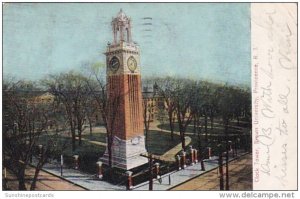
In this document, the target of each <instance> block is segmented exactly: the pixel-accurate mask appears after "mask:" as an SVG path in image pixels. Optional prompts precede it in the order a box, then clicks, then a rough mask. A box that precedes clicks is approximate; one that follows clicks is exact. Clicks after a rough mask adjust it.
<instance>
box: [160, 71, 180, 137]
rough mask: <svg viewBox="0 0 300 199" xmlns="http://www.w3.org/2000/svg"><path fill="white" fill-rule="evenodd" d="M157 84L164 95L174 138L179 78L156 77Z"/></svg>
mask: <svg viewBox="0 0 300 199" xmlns="http://www.w3.org/2000/svg"><path fill="white" fill-rule="evenodd" d="M155 82H156V86H157V89H158V94H159V96H161V97H162V99H163V101H164V106H165V107H166V110H167V113H168V120H169V126H170V131H171V139H172V140H173V139H174V123H175V119H176V118H175V114H176V104H175V101H174V97H175V95H176V84H177V83H178V82H177V80H176V79H175V78H173V77H164V78H157V79H155Z"/></svg>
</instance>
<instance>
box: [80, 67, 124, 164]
mask: <svg viewBox="0 0 300 199" xmlns="http://www.w3.org/2000/svg"><path fill="white" fill-rule="evenodd" d="M85 67H86V69H87V70H88V72H89V73H90V74H89V79H88V80H87V85H88V87H89V89H90V91H91V95H92V96H93V97H94V100H95V101H96V103H97V104H98V109H99V112H100V115H101V117H102V121H103V124H104V127H105V129H106V138H107V139H106V140H107V150H108V162H109V167H110V168H112V145H113V138H114V132H115V130H116V129H115V127H116V125H115V123H116V120H117V117H118V110H119V107H120V103H121V97H122V96H123V95H125V93H122V92H121V91H120V90H119V88H118V87H113V86H112V85H109V83H107V82H106V72H105V65H104V64H103V63H86V64H85ZM108 86H111V88H110V89H109V90H110V92H109V93H108V92H107V90H108Z"/></svg>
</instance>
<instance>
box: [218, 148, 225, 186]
mask: <svg viewBox="0 0 300 199" xmlns="http://www.w3.org/2000/svg"><path fill="white" fill-rule="evenodd" d="M218 151H219V161H218V164H219V173H220V190H224V179H223V157H222V145H221V144H219V145H218Z"/></svg>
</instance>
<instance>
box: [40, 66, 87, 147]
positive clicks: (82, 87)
mask: <svg viewBox="0 0 300 199" xmlns="http://www.w3.org/2000/svg"><path fill="white" fill-rule="evenodd" d="M86 82H87V80H86V77H84V76H83V75H81V74H80V73H76V72H74V71H70V72H68V73H61V74H59V75H49V77H48V78H47V79H46V80H44V81H43V84H44V85H45V86H46V88H47V89H48V91H49V92H50V93H52V94H53V95H54V96H55V97H56V100H57V102H58V103H61V104H62V105H63V107H64V109H65V113H66V116H67V120H68V122H69V126H70V130H71V136H72V151H75V149H76V145H75V143H76V129H77V131H78V138H79V145H81V134H82V125H83V123H84V119H85V116H86V113H85V111H86V109H85V107H86V106H87V99H88V96H89V94H90V93H89V92H90V90H89V89H88V86H87V85H86Z"/></svg>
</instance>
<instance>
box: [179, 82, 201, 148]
mask: <svg viewBox="0 0 300 199" xmlns="http://www.w3.org/2000/svg"><path fill="white" fill-rule="evenodd" d="M195 89H196V83H195V82H194V81H192V80H187V79H178V80H177V84H176V94H175V97H174V102H175V107H176V113H177V120H178V126H179V132H180V138H181V144H182V149H183V150H185V149H186V146H185V132H186V129H187V127H188V125H189V124H190V123H191V122H192V118H193V114H192V113H191V105H192V102H193V99H194V95H196V94H197V93H196V92H195Z"/></svg>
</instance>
